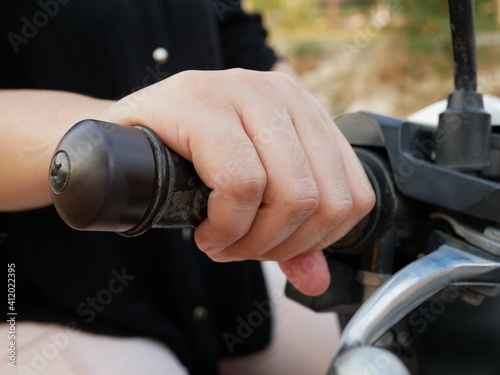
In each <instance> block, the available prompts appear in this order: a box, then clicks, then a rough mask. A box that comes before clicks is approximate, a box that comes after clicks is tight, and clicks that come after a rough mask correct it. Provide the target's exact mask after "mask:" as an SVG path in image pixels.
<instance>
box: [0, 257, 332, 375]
mask: <svg viewBox="0 0 500 375" xmlns="http://www.w3.org/2000/svg"><path fill="white" fill-rule="evenodd" d="M264 272H265V275H266V279H267V282H268V288H269V292H270V298H271V300H272V308H273V309H274V315H273V318H274V331H273V341H272V343H271V345H270V346H269V347H268V348H267V349H265V350H263V351H261V352H259V353H255V354H252V355H249V356H246V357H243V358H237V359H231V360H225V361H223V362H222V363H221V367H220V369H221V371H220V373H221V375H229V374H235V375H246V374H258V375H305V374H307V375H324V374H326V372H327V368H328V365H329V363H330V360H331V357H332V354H333V351H334V348H335V345H336V344H337V341H338V338H339V328H338V324H337V319H336V316H335V315H333V314H330V313H324V314H317V313H314V312H312V311H310V310H308V309H306V308H304V307H302V306H300V305H299V304H297V303H295V302H293V301H291V300H289V299H287V298H286V297H285V296H284V294H283V290H284V285H285V278H284V276H283V274H282V273H281V271H280V270H279V268H278V266H277V265H276V263H274V262H266V263H264ZM19 298H21V296H20V297H19ZM15 330H16V331H15V334H16V350H15V356H13V357H11V358H9V353H10V352H9V342H10V340H9V338H8V333H9V325H8V324H5V323H2V324H0V348H1V349H2V352H3V353H2V355H1V357H0V374H5V375H14V374H22V375H42V374H43V375H59V374H61V375H63V374H64V375H105V374H106V375H111V374H113V375H115V374H120V375H129V374H130V375H132V374H148V375H160V374H161V375H177V374H179V375H180V374H183V375H184V374H187V372H186V370H185V368H184V367H183V366H182V365H181V364H180V363H179V361H178V360H177V358H176V357H175V356H174V355H173V353H172V352H171V351H170V350H169V349H168V348H167V347H165V346H164V345H162V344H161V343H158V342H155V341H153V340H150V339H145V338H116V337H109V336H103V335H95V334H90V333H86V332H83V331H80V330H71V329H68V327H63V326H58V325H54V324H40V323H31V322H16V324H15ZM6 349H7V350H6ZM10 354H13V353H10ZM14 357H15V358H14ZM12 359H15V365H16V367H11V366H10V365H9V362H11V360H12ZM11 363H12V362H11Z"/></svg>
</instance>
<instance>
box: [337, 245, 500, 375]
mask: <svg viewBox="0 0 500 375" xmlns="http://www.w3.org/2000/svg"><path fill="white" fill-rule="evenodd" d="M471 249H472V251H468V250H467V249H466V248H458V247H454V246H450V245H448V244H443V245H441V246H440V247H439V248H438V249H437V250H436V251H434V252H431V253H430V254H428V255H426V256H424V257H422V258H420V259H417V260H415V261H414V262H412V263H410V264H408V265H407V266H406V267H404V268H402V269H401V270H400V271H398V272H397V273H395V274H394V275H393V276H392V277H391V278H390V279H389V280H387V281H386V282H385V283H384V284H383V285H382V286H381V287H380V288H378V289H377V290H376V291H375V292H374V293H373V294H372V295H371V296H370V297H369V298H368V299H367V300H366V301H365V303H364V304H363V305H362V306H361V307H360V308H359V310H358V311H357V312H356V314H355V315H354V316H353V317H352V319H351V320H350V322H349V323H348V325H347V326H346V328H345V329H344V331H343V334H342V336H341V339H340V342H339V345H338V348H337V351H336V353H335V355H334V358H333V361H332V364H331V367H330V371H329V373H328V375H347V374H349V375H353V374H358V373H360V374H361V373H365V372H361V371H360V364H362V365H363V366H364V370H362V371H372V372H370V373H375V374H376V373H380V374H382V373H383V374H385V375H388V374H394V375H406V374H409V371H408V370H407V369H406V367H405V366H404V365H403V363H402V361H401V360H400V359H399V358H398V357H396V356H395V355H394V354H392V353H391V352H389V351H386V350H385V349H382V348H374V347H370V346H371V345H372V344H374V343H375V341H376V340H377V339H378V338H380V337H381V336H382V334H384V333H385V332H386V331H387V330H388V329H389V328H391V327H392V326H393V325H394V324H396V323H397V322H398V321H400V320H401V319H402V318H403V317H404V316H405V315H407V314H408V313H410V312H411V311H412V310H413V309H414V308H416V307H417V306H418V305H420V304H421V303H422V302H424V301H425V300H426V299H428V298H429V297H431V296H432V295H434V294H435V293H437V292H439V291H440V290H442V289H444V288H445V287H447V286H449V285H451V284H454V283H456V282H465V281H468V280H474V278H477V277H478V276H481V275H484V274H486V273H488V272H491V271H495V270H497V269H500V258H498V257H493V256H491V255H490V254H487V253H483V252H482V251H481V250H478V249H475V248H471ZM482 254H484V256H482ZM381 358H382V359H381ZM381 366H383V369H381V368H380V367H381ZM377 370H379V371H378V372H377Z"/></svg>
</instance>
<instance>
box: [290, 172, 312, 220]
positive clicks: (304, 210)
mask: <svg viewBox="0 0 500 375" xmlns="http://www.w3.org/2000/svg"><path fill="white" fill-rule="evenodd" d="M319 204H320V195H319V191H318V188H317V186H316V183H315V182H314V180H313V179H312V178H307V179H302V180H299V181H297V183H295V188H294V189H293V190H290V191H288V193H287V194H286V195H285V196H284V198H283V205H284V207H286V210H287V211H288V213H289V215H291V216H296V217H307V216H309V215H311V214H312V213H313V212H315V211H316V210H317V209H318V207H319Z"/></svg>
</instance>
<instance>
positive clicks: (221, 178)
mask: <svg viewBox="0 0 500 375" xmlns="http://www.w3.org/2000/svg"><path fill="white" fill-rule="evenodd" d="M143 91H145V93H142V95H143V96H142V98H144V97H145V98H146V99H147V100H144V101H143V104H142V105H141V106H137V108H133V109H132V110H130V112H129V113H128V114H127V116H125V118H122V119H120V120H121V121H122V122H123V123H130V124H134V125H136V124H148V126H149V127H152V128H153V130H155V131H156V132H157V133H158V134H159V136H160V138H161V139H162V140H163V141H164V142H165V144H167V145H168V146H169V147H171V148H172V149H174V150H175V151H176V152H178V153H179V154H181V155H182V156H183V157H185V158H187V159H189V160H191V161H192V162H193V164H194V166H195V168H196V170H197V173H198V174H199V176H200V177H201V179H202V180H203V181H204V182H205V184H206V185H207V186H208V187H210V188H211V189H212V193H211V194H210V197H209V200H208V218H207V219H206V220H205V221H204V222H202V223H201V224H200V225H199V226H198V228H197V229H196V232H195V240H196V242H197V244H198V246H199V248H200V249H201V250H202V251H204V252H206V253H207V255H208V256H209V257H211V258H212V259H213V260H215V261H221V262H224V261H239V260H245V259H259V260H277V261H281V262H282V268H283V269H284V271H285V273H287V275H290V277H291V278H292V277H293V275H292V273H293V272H292V271H293V269H294V266H296V265H297V264H295V263H297V262H300V261H303V260H304V259H308V257H307V256H306V255H307V254H308V253H314V252H317V251H318V250H321V249H323V248H324V247H326V246H328V245H330V244H331V243H333V242H335V241H337V240H338V239H340V238H341V237H342V236H343V235H345V234H346V233H347V232H348V231H349V230H350V229H351V228H352V227H353V226H354V225H355V224H356V223H357V222H358V221H359V220H360V219H361V218H362V217H364V216H365V215H366V214H368V213H369V211H370V210H371V208H372V206H373V204H374V195H373V191H372V190H371V186H370V184H369V182H368V179H367V177H366V175H365V173H364V171H363V168H362V166H361V164H360V163H359V161H358V159H357V157H356V156H355V154H354V152H353V150H352V149H351V147H350V145H349V144H348V142H347V141H346V140H345V138H344V137H343V135H342V134H341V133H340V131H339V130H338V129H337V127H336V126H335V124H334V122H333V121H332V119H331V118H330V116H329V115H328V114H327V113H326V111H325V110H324V109H323V108H322V107H321V106H320V105H319V103H318V102H317V101H316V99H315V98H313V97H312V96H311V95H310V94H308V93H307V92H305V91H304V90H303V89H302V88H301V87H300V86H299V85H298V84H297V83H296V82H295V81H294V80H293V79H291V78H290V77H288V76H286V75H284V74H280V73H268V72H255V71H246V70H241V69H234V70H228V71H218V72H213V71H212V72H184V73H180V74H177V75H174V76H172V77H171V78H168V79H166V80H164V81H162V82H159V83H157V84H155V85H152V86H150V87H148V88H147V89H145V90H143ZM131 97H133V95H132V96H131ZM127 100H129V101H130V97H127V98H124V99H123V100H122V101H121V102H122V104H124V103H125V104H126V103H127ZM119 103H120V102H118V103H117V104H119ZM114 120H115V121H116V119H114ZM320 258H321V257H320ZM320 258H318V259H320ZM294 262H295V263H294ZM318 262H319V263H318V264H322V266H320V267H319V268H318V270H320V271H319V274H317V275H316V276H315V277H313V278H311V279H310V280H309V281H308V282H307V283H303V284H302V287H301V288H302V289H304V290H308V291H309V292H314V293H316V292H317V291H318V290H321V289H322V287H325V285H324V284H325V283H326V284H327V283H328V277H326V276H325V272H326V275H328V270H327V269H326V268H325V266H324V265H325V264H326V263H324V258H323V260H321V259H320V260H318ZM314 280H316V281H314ZM308 285H309V286H314V287H311V288H309V289H308Z"/></svg>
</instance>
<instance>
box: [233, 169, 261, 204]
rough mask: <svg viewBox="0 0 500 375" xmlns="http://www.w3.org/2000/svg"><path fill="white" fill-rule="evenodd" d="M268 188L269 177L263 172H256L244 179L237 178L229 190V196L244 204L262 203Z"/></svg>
mask: <svg viewBox="0 0 500 375" xmlns="http://www.w3.org/2000/svg"><path fill="white" fill-rule="evenodd" d="M266 186H267V177H266V175H265V173H263V172H254V173H253V174H252V175H248V176H245V177H242V178H237V179H235V180H234V181H233V183H232V184H231V186H230V187H229V188H228V194H230V195H231V196H232V197H233V198H234V199H236V200H237V201H239V202H243V203H255V202H260V201H262V197H263V196H264V192H265V190H266Z"/></svg>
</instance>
